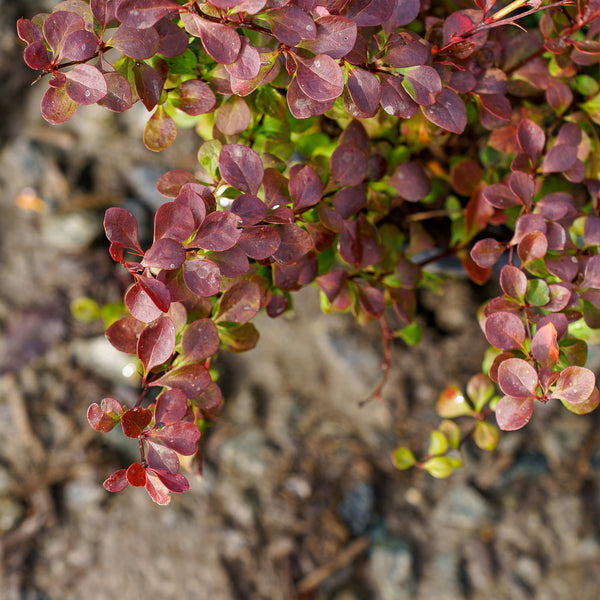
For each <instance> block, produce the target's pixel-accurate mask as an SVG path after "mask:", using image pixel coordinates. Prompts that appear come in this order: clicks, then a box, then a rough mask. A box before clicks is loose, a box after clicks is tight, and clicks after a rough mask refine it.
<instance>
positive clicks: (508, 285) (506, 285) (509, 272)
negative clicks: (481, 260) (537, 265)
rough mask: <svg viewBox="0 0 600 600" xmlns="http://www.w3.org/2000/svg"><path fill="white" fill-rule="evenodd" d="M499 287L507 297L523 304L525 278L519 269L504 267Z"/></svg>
mask: <svg viewBox="0 0 600 600" xmlns="http://www.w3.org/2000/svg"><path fill="white" fill-rule="evenodd" d="M500 287H502V291H503V292H504V293H505V294H506V295H507V296H510V297H511V298H514V299H515V300H518V301H519V302H521V303H523V302H524V300H525V294H526V293H527V277H526V275H525V273H523V271H521V269H517V267H513V266H511V265H504V266H503V267H502V270H501V271H500ZM507 349H508V348H507Z"/></svg>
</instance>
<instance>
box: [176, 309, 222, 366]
mask: <svg viewBox="0 0 600 600" xmlns="http://www.w3.org/2000/svg"><path fill="white" fill-rule="evenodd" d="M219 344H220V340H219V332H218V330H217V326H216V325H215V324H214V322H213V321H212V320H211V319H199V320H197V321H194V322H193V323H190V324H189V325H188V327H187V328H186V330H185V331H184V332H183V336H182V338H181V356H182V358H183V359H184V361H185V362H200V361H203V360H206V359H207V358H210V357H211V356H212V355H213V354H215V353H216V352H217V351H218V349H219Z"/></svg>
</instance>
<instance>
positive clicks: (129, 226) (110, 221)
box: [104, 207, 143, 254]
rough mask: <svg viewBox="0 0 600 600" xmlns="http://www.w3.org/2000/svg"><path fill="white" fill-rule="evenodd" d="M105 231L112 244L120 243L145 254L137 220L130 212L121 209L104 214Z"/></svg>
mask: <svg viewBox="0 0 600 600" xmlns="http://www.w3.org/2000/svg"><path fill="white" fill-rule="evenodd" d="M104 231H105V232H106V237H107V238H108V239H109V240H110V241H111V242H118V243H120V244H122V245H123V246H124V247H125V248H130V249H131V250H135V251H136V252H137V253H138V254H143V252H142V248H141V246H140V242H139V237H138V223H137V220H136V218H135V217H134V216H133V215H132V214H131V213H130V212H129V211H128V210H125V209H124V208H120V207H112V208H109V209H108V210H107V211H106V213H105V214H104Z"/></svg>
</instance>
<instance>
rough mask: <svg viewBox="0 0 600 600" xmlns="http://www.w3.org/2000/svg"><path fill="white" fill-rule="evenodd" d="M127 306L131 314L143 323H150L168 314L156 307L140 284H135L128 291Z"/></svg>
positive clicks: (126, 296) (126, 295)
mask: <svg viewBox="0 0 600 600" xmlns="http://www.w3.org/2000/svg"><path fill="white" fill-rule="evenodd" d="M125 305H126V306H127V308H128V309H129V312H130V313H131V314H132V315H133V316H134V317H135V318H136V319H137V320H138V321H142V323H150V322H152V321H154V320H155V319H157V318H158V317H160V316H161V315H162V313H163V312H166V311H162V310H161V309H160V308H158V306H156V304H155V303H154V302H153V300H152V298H150V296H149V295H148V294H147V293H146V292H145V291H144V290H143V289H142V286H141V285H140V284H139V283H135V284H134V285H132V286H131V287H130V288H129V289H128V290H127V292H126V294H125Z"/></svg>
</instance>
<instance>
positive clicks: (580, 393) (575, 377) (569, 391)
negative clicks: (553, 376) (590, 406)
mask: <svg viewBox="0 0 600 600" xmlns="http://www.w3.org/2000/svg"><path fill="white" fill-rule="evenodd" d="M595 385H596V377H595V376H594V373H593V372H592V371H590V370H589V369H585V368H583V367H575V366H572V367H567V368H566V369H564V370H563V371H561V372H560V375H559V376H558V379H557V380H556V387H555V388H554V391H553V392H552V394H551V395H550V396H549V397H550V398H558V399H559V400H564V401H565V402H569V403H570V404H580V403H582V402H585V401H586V400H587V399H588V398H589V397H590V396H591V395H592V392H593V391H594V386H595Z"/></svg>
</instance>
